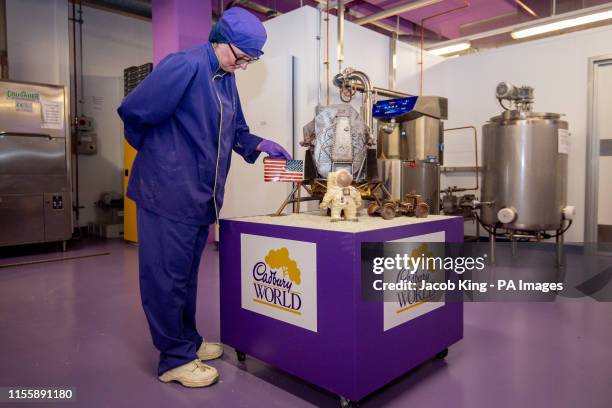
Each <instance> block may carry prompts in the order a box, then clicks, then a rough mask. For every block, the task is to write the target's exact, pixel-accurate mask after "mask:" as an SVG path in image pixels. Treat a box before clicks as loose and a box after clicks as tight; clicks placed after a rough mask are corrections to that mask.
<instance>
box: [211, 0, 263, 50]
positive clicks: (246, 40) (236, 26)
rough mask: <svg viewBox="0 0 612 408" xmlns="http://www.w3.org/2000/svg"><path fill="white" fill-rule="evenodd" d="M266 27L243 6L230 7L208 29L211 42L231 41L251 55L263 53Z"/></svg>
mask: <svg viewBox="0 0 612 408" xmlns="http://www.w3.org/2000/svg"><path fill="white" fill-rule="evenodd" d="M266 38H267V35H266V29H265V28H264V26H263V24H261V21H259V19H258V18H257V17H255V16H254V15H253V14H251V13H249V12H248V11H246V10H245V9H243V8H240V7H232V8H230V9H229V10H227V11H225V12H224V13H223V15H222V16H221V18H220V19H219V21H217V24H215V26H214V27H213V29H212V30H211V31H210V35H209V36H208V41H210V42H211V43H225V44H227V43H231V44H233V45H235V46H236V47H238V48H240V49H241V50H242V51H243V52H245V53H247V54H248V55H250V56H253V57H259V56H260V55H262V54H263V51H262V48H263V46H264V44H265V43H266Z"/></svg>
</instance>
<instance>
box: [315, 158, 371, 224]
mask: <svg viewBox="0 0 612 408" xmlns="http://www.w3.org/2000/svg"><path fill="white" fill-rule="evenodd" d="M352 182H353V176H351V174H350V173H349V172H348V171H346V170H339V171H337V172H335V173H334V172H330V173H329V175H328V176H327V192H326V193H325V196H324V197H323V201H321V205H320V206H319V207H320V208H321V209H322V210H325V209H327V208H329V209H331V221H332V222H335V221H340V220H342V211H344V218H345V219H346V220H348V221H355V222H356V221H359V220H358V219H357V209H358V208H359V207H360V206H361V194H360V193H359V190H357V189H356V188H355V187H353V186H352V185H351V183H352Z"/></svg>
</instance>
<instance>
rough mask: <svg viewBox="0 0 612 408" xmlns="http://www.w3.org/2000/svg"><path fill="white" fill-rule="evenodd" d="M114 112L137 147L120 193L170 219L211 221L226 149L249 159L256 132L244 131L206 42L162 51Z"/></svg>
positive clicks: (229, 82) (228, 77) (233, 92)
mask: <svg viewBox="0 0 612 408" xmlns="http://www.w3.org/2000/svg"><path fill="white" fill-rule="evenodd" d="M118 112H119V115H120V116H121V118H122V119H123V123H124V125H125V137H126V139H127V141H128V143H129V144H130V145H132V146H133V147H134V148H135V149H136V150H138V155H137V156H136V160H135V161H134V165H133V167H132V172H131V175H130V179H129V184H128V189H127V196H128V197H129V198H131V199H132V200H134V201H136V203H137V205H138V207H139V208H144V209H146V210H149V211H152V212H154V213H156V214H158V215H161V216H163V217H166V218H168V219H171V220H175V221H179V222H182V223H187V224H193V225H205V224H211V223H213V222H214V221H215V219H216V216H218V211H220V210H221V206H222V204H223V192H224V186H225V180H226V178H227V174H228V171H229V168H230V161H231V153H232V149H233V150H234V151H235V152H236V153H238V154H240V155H241V156H242V157H244V159H245V160H246V161H247V162H249V163H253V162H255V160H257V157H258V156H259V153H260V152H259V151H256V147H257V145H258V144H259V142H261V141H262V140H263V139H262V138H260V137H258V136H255V135H252V134H251V133H250V132H249V128H248V126H247V124H246V122H245V119H244V115H243V113H242V108H241V106H240V98H239V97H238V91H237V89H236V80H235V77H234V75H233V74H228V73H225V72H224V71H222V70H221V69H220V68H219V61H218V60H217V57H216V55H215V52H214V50H213V48H212V45H211V44H210V43H206V44H204V45H202V46H198V47H195V48H191V49H188V50H185V51H181V52H177V53H175V54H171V55H169V56H168V57H166V58H165V59H163V60H162V61H161V62H160V63H159V64H158V65H157V66H156V67H155V69H154V70H153V72H152V73H151V74H150V75H149V76H147V78H146V79H145V80H144V81H142V82H141V83H140V84H139V85H138V87H136V88H135V89H134V90H133V91H132V92H131V93H130V94H129V95H127V96H126V97H125V99H124V100H123V102H122V104H121V106H120V107H119V109H118ZM219 142H220V143H219ZM213 197H214V199H213ZM215 207H216V209H215Z"/></svg>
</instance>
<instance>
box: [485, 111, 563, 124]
mask: <svg viewBox="0 0 612 408" xmlns="http://www.w3.org/2000/svg"><path fill="white" fill-rule="evenodd" d="M560 118H561V114H559V113H550V112H521V111H517V110H507V111H505V112H503V113H502V114H501V115H499V116H494V117H492V118H491V119H490V121H491V122H503V121H507V120H524V119H560Z"/></svg>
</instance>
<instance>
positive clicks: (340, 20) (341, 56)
mask: <svg viewBox="0 0 612 408" xmlns="http://www.w3.org/2000/svg"><path fill="white" fill-rule="evenodd" d="M336 20H338V35H337V43H338V48H337V50H336V54H337V55H338V72H342V62H343V61H344V0H338V18H337V19H336Z"/></svg>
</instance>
